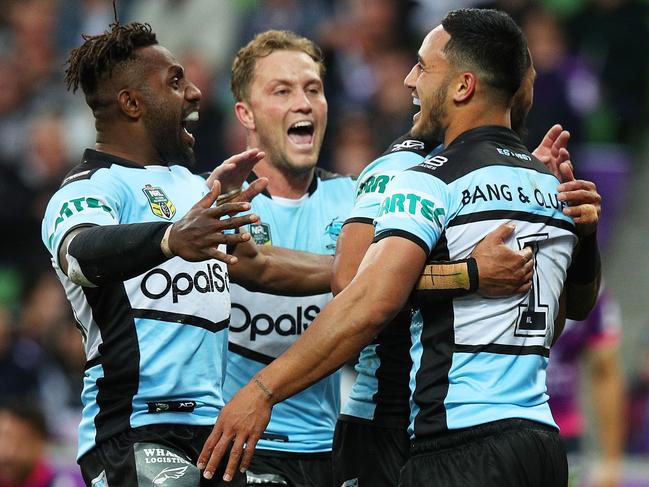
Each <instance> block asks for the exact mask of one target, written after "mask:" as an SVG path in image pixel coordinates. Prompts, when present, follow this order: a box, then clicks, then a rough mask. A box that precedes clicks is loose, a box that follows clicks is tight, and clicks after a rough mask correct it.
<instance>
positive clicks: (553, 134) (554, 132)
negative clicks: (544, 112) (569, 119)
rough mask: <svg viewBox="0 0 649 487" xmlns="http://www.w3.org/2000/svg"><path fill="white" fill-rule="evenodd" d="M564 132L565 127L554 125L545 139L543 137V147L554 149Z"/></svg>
mask: <svg viewBox="0 0 649 487" xmlns="http://www.w3.org/2000/svg"><path fill="white" fill-rule="evenodd" d="M562 131H563V127H562V126H561V125H559V124H558V123H557V124H554V125H553V126H552V127H550V130H548V132H547V133H546V134H545V137H543V141H541V145H542V146H546V147H552V146H553V145H554V143H555V142H556V140H557V139H558V137H559V135H561V132H562Z"/></svg>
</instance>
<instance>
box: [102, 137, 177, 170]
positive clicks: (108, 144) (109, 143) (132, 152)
mask: <svg viewBox="0 0 649 487" xmlns="http://www.w3.org/2000/svg"><path fill="white" fill-rule="evenodd" d="M95 149H96V150H98V151H101V152H106V153H107V154H111V155H114V156H117V157H121V158H122V159H127V160H129V161H132V162H134V163H135V164H138V165H140V166H148V165H154V164H159V165H163V166H164V165H166V163H165V162H164V161H162V160H161V159H160V156H159V155H158V154H157V152H156V151H155V149H154V148H153V144H151V143H150V142H149V141H148V140H146V139H143V138H142V137H138V136H137V131H132V132H131V133H122V132H121V131H105V130H104V131H98V132H97V140H96V142H95Z"/></svg>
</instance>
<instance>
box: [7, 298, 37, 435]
mask: <svg viewBox="0 0 649 487" xmlns="http://www.w3.org/2000/svg"><path fill="white" fill-rule="evenodd" d="M20 332H21V330H20V329H19V327H18V322H17V321H16V320H15V318H14V317H13V316H12V314H11V312H10V311H9V310H8V309H7V308H0V399H1V398H4V399H7V398H11V397H17V396H25V395H36V394H38V391H39V387H40V380H39V370H40V366H41V365H42V360H43V352H42V349H41V347H40V346H39V345H38V343H37V342H36V341H35V340H32V339H29V338H25V337H23V336H21V334H20ZM0 438H1V436H0Z"/></svg>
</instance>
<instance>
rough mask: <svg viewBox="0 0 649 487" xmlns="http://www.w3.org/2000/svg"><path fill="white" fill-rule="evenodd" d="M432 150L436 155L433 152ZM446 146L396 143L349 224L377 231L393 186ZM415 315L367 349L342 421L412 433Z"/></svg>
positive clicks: (367, 175) (366, 182)
mask: <svg viewBox="0 0 649 487" xmlns="http://www.w3.org/2000/svg"><path fill="white" fill-rule="evenodd" d="M431 149H432V152H431ZM441 150H442V147H441V146H436V147H435V144H428V143H425V142H423V141H421V140H417V139H413V138H412V137H411V136H410V135H409V134H406V135H404V136H402V137H401V138H399V139H397V140H396V141H394V142H393V143H392V144H391V145H390V147H389V148H388V150H387V151H386V152H385V153H383V154H382V155H381V156H380V157H379V158H377V159H376V160H374V161H373V162H371V163H370V164H369V165H368V166H367V167H366V168H365V169H364V170H363V172H362V173H361V175H360V176H359V177H358V182H357V185H356V201H355V202H354V208H353V209H352V211H351V214H350V215H349V218H348V219H347V220H346V221H345V223H346V224H347V223H366V224H369V225H372V224H373V222H374V218H375V217H376V215H377V213H378V211H379V207H380V205H381V202H382V201H383V199H384V197H385V192H386V191H387V189H388V186H389V184H390V181H392V179H394V177H395V176H396V175H397V174H399V173H401V172H402V171H405V170H406V169H409V168H411V167H413V166H416V165H417V164H419V163H420V162H422V161H423V160H424V158H425V157H426V156H427V155H429V154H436V153H437V152H439V151H441ZM410 321H411V312H410V310H404V311H402V312H401V313H399V315H397V316H396V317H395V319H394V320H393V321H392V322H391V323H390V324H389V325H388V326H387V327H385V328H384V329H383V330H382V331H381V333H379V335H378V336H377V337H376V338H375V339H374V341H373V342H372V343H371V344H370V345H368V346H367V347H365V348H364V349H363V350H362V351H361V353H360V356H359V359H358V363H357V364H356V372H357V376H356V380H355V382H354V385H353V387H352V390H351V393H350V396H349V399H348V401H347V402H346V403H345V407H344V408H343V411H342V416H341V418H340V419H341V420H347V419H349V420H353V421H356V420H358V419H361V420H364V421H365V420H367V421H372V423H373V424H376V425H377V426H382V427H399V428H406V426H407V425H408V421H409V416H410V405H409V402H408V398H409V396H410V390H409V377H410V369H411V366H412V361H411V360H410V355H409V350H410V346H411V341H410Z"/></svg>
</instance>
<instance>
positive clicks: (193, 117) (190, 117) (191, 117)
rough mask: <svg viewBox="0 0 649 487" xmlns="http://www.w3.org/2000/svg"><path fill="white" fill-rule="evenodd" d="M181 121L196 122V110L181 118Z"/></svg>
mask: <svg viewBox="0 0 649 487" xmlns="http://www.w3.org/2000/svg"><path fill="white" fill-rule="evenodd" d="M183 122H198V112H192V113H190V114H189V115H187V116H186V117H185V118H184V119H183Z"/></svg>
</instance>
